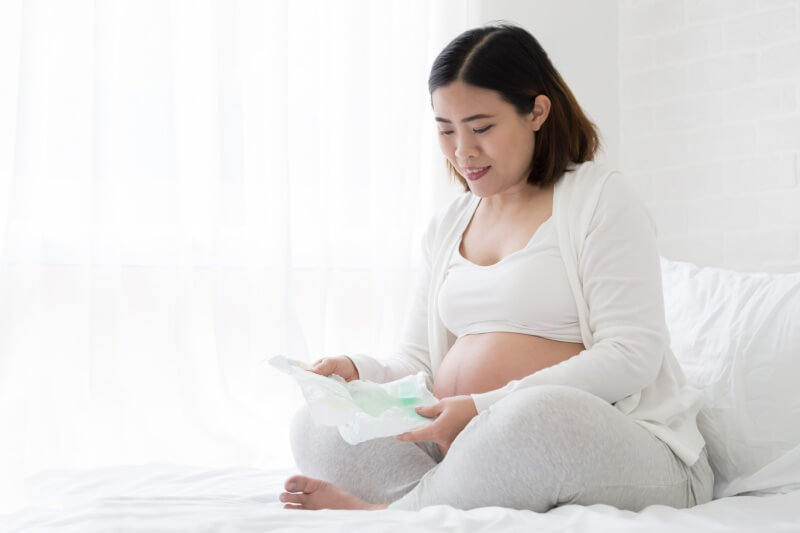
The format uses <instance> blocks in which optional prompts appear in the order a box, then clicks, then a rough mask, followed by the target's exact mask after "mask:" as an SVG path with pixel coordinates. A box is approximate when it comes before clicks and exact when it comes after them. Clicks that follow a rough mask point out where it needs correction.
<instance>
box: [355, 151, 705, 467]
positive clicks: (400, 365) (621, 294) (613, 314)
mask: <svg viewBox="0 0 800 533" xmlns="http://www.w3.org/2000/svg"><path fill="white" fill-rule="evenodd" d="M479 200H480V198H479V197H477V196H475V195H473V194H472V193H471V192H465V193H464V194H462V195H460V196H459V197H458V198H456V199H455V200H454V201H453V202H452V203H451V204H450V205H449V206H448V207H447V208H446V209H444V210H443V211H440V212H439V213H437V215H436V216H434V217H433V218H432V219H431V221H430V223H429V225H428V228H427V230H426V232H425V235H424V237H423V257H424V259H425V266H424V268H423V269H422V272H421V274H420V277H419V280H418V282H417V287H416V291H415V294H414V297H413V301H412V304H411V308H410V311H409V313H408V315H407V318H406V323H405V326H404V328H403V332H402V334H401V337H400V342H399V343H398V348H397V351H396V353H395V354H394V355H393V356H391V357H389V358H386V359H384V360H378V359H375V358H372V357H370V356H367V355H363V354H351V355H349V357H350V358H351V359H352V360H353V362H354V364H355V365H356V368H357V369H358V373H359V377H360V379H366V380H370V381H375V382H378V383H385V382H388V381H392V380H395V379H400V378H401V377H404V376H407V375H409V374H415V373H417V372H419V371H420V370H423V371H425V372H426V374H427V375H428V386H429V388H432V385H433V378H434V377H435V376H436V373H437V372H438V370H439V366H440V365H441V362H442V359H443V358H444V356H445V355H446V354H447V352H448V350H449V349H450V347H451V346H452V345H453V343H454V342H455V340H456V339H455V336H454V335H453V334H452V333H450V332H449V331H448V330H447V328H445V326H444V325H443V324H442V322H441V320H440V318H439V314H438V311H437V308H436V301H437V295H438V292H439V288H440V286H441V284H442V281H443V280H444V276H445V272H446V269H447V265H448V261H449V259H450V257H451V256H452V254H453V250H454V249H455V246H456V244H457V243H458V241H459V239H460V237H461V235H462V233H463V232H464V230H465V229H466V226H467V224H468V222H469V220H470V219H471V218H472V214H473V213H474V211H475V209H476V207H477V205H478V202H479ZM553 218H554V222H555V225H556V226H555V227H556V232H557V234H558V240H559V247H560V251H561V255H562V257H563V260H564V264H565V266H566V272H567V278H568V279H569V283H570V286H571V287H572V293H573V297H574V299H575V304H576V306H577V309H578V319H579V323H580V330H581V336H582V338H583V344H584V346H585V347H586V349H585V350H583V351H581V352H580V353H579V354H577V355H576V356H574V357H571V358H570V359H567V360H566V361H563V362H561V363H559V364H557V365H554V366H551V367H548V368H544V369H542V370H539V371H538V372H535V373H533V374H531V375H529V376H525V377H523V378H521V379H518V380H513V381H511V382H510V383H508V384H507V385H506V386H504V387H502V388H500V389H496V390H493V391H489V392H486V393H481V394H472V395H471V396H472V399H473V400H474V401H475V406H476V408H477V410H478V412H481V411H484V410H486V409H488V408H489V407H490V406H491V405H492V404H494V403H495V402H497V401H498V400H500V399H501V398H503V397H504V396H506V395H508V394H511V393H512V392H513V391H515V390H517V389H521V388H524V387H531V386H536V385H545V384H554V385H567V386H571V387H576V388H579V389H582V390H585V391H587V392H590V393H592V394H594V395H596V396H598V397H600V398H602V399H604V400H606V401H607V402H609V403H612V404H614V406H615V407H616V408H617V409H619V410H620V411H621V412H622V413H624V414H626V415H627V416H629V417H630V418H632V419H633V420H634V421H635V422H637V423H639V424H641V425H642V426H643V427H645V428H646V429H648V430H649V431H650V432H652V433H653V434H654V435H655V436H657V437H658V438H660V439H661V440H662V441H664V442H665V443H666V444H667V445H668V446H669V447H670V448H671V449H672V450H673V451H674V452H675V454H676V455H677V456H678V457H680V458H681V459H682V460H683V461H684V463H686V464H688V465H691V464H693V463H694V462H695V461H696V460H697V457H698V456H699V454H700V451H701V450H702V448H703V446H704V444H705V442H704V440H703V437H702V435H701V434H700V432H699V431H698V429H697V423H696V415H697V412H698V410H699V409H700V406H701V403H702V396H701V394H700V392H699V391H697V390H695V389H693V388H691V387H689V386H688V385H687V384H686V381H685V378H684V376H683V373H682V371H681V369H680V367H679V366H678V362H677V360H676V359H675V356H674V355H673V353H672V351H671V349H670V346H669V330H668V329H667V325H666V321H665V317H664V295H663V289H662V281H661V265H660V258H659V253H658V247H657V244H656V232H657V230H656V225H655V222H654V221H653V219H652V216H651V215H650V212H649V211H648V209H647V207H646V206H645V205H644V203H643V202H642V201H641V200H640V199H639V197H638V196H637V194H636V192H635V190H634V188H633V185H632V184H631V183H630V182H629V180H628V179H627V178H626V177H625V176H624V175H623V174H621V173H620V172H617V171H613V170H610V169H608V168H605V167H603V166H602V165H599V164H597V163H594V162H588V163H583V164H581V165H578V166H576V167H573V169H572V170H568V171H567V172H566V173H565V174H564V175H563V176H562V177H561V178H560V179H559V181H558V182H556V185H555V189H554V197H553ZM532 297H535V295H532Z"/></svg>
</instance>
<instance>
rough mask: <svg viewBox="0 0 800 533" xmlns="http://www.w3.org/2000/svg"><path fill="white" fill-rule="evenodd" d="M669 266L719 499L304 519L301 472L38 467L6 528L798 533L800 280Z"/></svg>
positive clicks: (673, 312)
mask: <svg viewBox="0 0 800 533" xmlns="http://www.w3.org/2000/svg"><path fill="white" fill-rule="evenodd" d="M661 261H662V263H661V264H662V273H663V280H664V295H665V300H664V303H665V310H666V317H667V324H668V326H669V328H670V335H671V345H672V348H673V351H674V352H675V355H676V356H677V357H678V359H679V361H680V362H681V365H682V367H683V368H684V371H685V373H686V376H687V379H688V380H689V381H690V382H691V383H693V384H694V385H695V386H697V387H700V388H701V389H702V390H703V391H704V393H705V396H706V400H707V402H706V404H707V406H706V408H704V410H703V411H702V412H701V416H700V417H699V418H698V421H699V423H700V425H701V431H703V433H704V435H705V436H706V441H707V444H708V447H709V458H710V459H711V463H712V467H713V468H714V470H715V474H716V476H717V479H716V485H715V500H714V501H712V502H710V503H708V504H705V505H699V506H696V507H694V508H692V509H683V510H678V509H673V508H669V507H665V506H658V505H656V506H651V507H648V508H647V509H645V510H643V511H641V512H638V513H633V512H629V511H620V510H618V509H615V508H613V507H610V506H606V505H593V506H589V507H581V506H576V505H569V506H564V507H560V508H556V509H553V510H552V511H550V512H548V513H544V514H537V513H533V512H530V511H518V510H512V509H505V508H500V507H486V508H481V509H473V510H469V511H463V510H458V509H454V508H451V507H447V506H433V507H428V508H425V509H423V510H421V511H419V512H408V511H390V510H384V511H333V510H325V511H298V510H288V509H283V507H282V504H281V503H280V502H278V494H279V493H280V492H281V491H282V483H283V481H284V480H285V479H286V477H288V476H289V475H290V474H292V473H294V472H295V470H294V469H293V468H285V469H282V470H261V469H255V468H244V467H237V468H213V469H212V468H199V467H191V466H184V465H173V464H163V463H155V464H147V465H139V466H120V467H115V468H104V469H96V470H47V471H44V472H40V473H38V474H37V475H35V476H33V477H31V478H29V479H28V481H27V484H26V498H27V506H26V507H25V508H24V509H22V510H20V511H17V512H15V513H13V514H9V515H4V516H0V532H2V533H12V532H14V533H16V532H24V533H35V532H39V531H42V532H51V533H67V532H98V533H99V532H102V533H111V532H137V533H138V532H141V533H145V532H156V531H158V532H178V531H181V532H212V531H214V532H217V531H218V532H225V533H236V532H256V531H258V532H263V531H301V530H302V531H326V532H337V531H342V532H347V533H354V532H358V531H381V532H391V531H398V532H400V531H409V530H412V531H466V532H472V531H553V532H566V531H648V532H660V531H737V532H745V531H753V532H767V531H769V532H772V531H774V532H783V531H786V532H788V531H792V532H800V394H797V389H798V387H797V382H798V379H799V378H800V273H797V274H767V273H739V272H734V271H729V270H723V269H711V268H699V267H697V266H695V265H692V264H691V263H684V262H679V261H671V260H667V259H664V258H662V259H661Z"/></svg>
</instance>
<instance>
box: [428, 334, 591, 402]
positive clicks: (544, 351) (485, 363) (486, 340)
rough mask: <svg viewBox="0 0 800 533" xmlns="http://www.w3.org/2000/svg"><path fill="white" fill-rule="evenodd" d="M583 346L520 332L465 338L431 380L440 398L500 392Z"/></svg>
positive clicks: (435, 393)
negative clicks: (501, 388) (516, 380)
mask: <svg viewBox="0 0 800 533" xmlns="http://www.w3.org/2000/svg"><path fill="white" fill-rule="evenodd" d="M584 349H585V347H584V345H583V343H573V342H560V341H554V340H550V339H544V338H542V337H537V336H535V335H525V334H522V333H507V332H491V333H479V334H474V335H464V336H463V337H461V338H459V339H458V340H456V342H455V344H453V346H452V348H450V351H448V352H447V355H445V358H444V360H443V361H442V364H441V366H440V367H439V371H438V373H437V374H436V378H435V379H434V381H433V395H434V396H436V397H437V398H439V399H442V398H446V397H448V396H458V395H462V394H476V393H481V392H488V391H490V390H494V389H499V388H500V387H503V386H505V385H506V384H507V383H508V382H509V381H512V380H515V379H521V378H523V377H525V376H527V375H530V374H533V373H534V372H536V371H538V370H541V369H542V368H546V367H548V366H553V365H555V364H557V363H560V362H561V361H564V360H566V359H569V358H570V357H572V356H573V355H577V354H578V353H580V352H581V351H582V350H584Z"/></svg>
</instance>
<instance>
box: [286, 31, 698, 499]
mask: <svg viewBox="0 0 800 533" xmlns="http://www.w3.org/2000/svg"><path fill="white" fill-rule="evenodd" d="M428 84H429V90H430V94H431V105H432V108H433V112H434V115H435V122H436V125H437V128H438V130H439V140H440V145H441V149H442V152H443V153H444V155H445V157H446V159H447V164H448V167H449V169H450V171H451V173H452V174H453V176H454V177H455V178H456V179H457V180H458V181H459V182H460V183H461V184H462V185H463V186H464V193H463V194H461V195H459V196H458V198H456V199H455V200H454V201H453V202H452V203H451V204H450V205H449V206H447V208H446V209H444V210H442V211H440V212H439V213H438V214H437V215H436V216H435V217H433V219H432V220H431V222H430V224H429V225H428V228H427V230H426V232H425V234H424V237H423V251H424V254H423V256H424V258H425V266H424V269H423V271H422V275H421V277H420V279H419V280H418V282H417V283H418V284H417V287H416V294H415V296H414V299H413V302H412V306H411V309H410V311H409V315H408V318H407V321H406V324H405V327H404V329H403V333H402V336H401V339H400V342H399V345H398V349H397V351H396V353H395V354H394V355H393V356H391V357H388V358H385V359H374V358H372V357H369V356H366V355H358V354H352V355H349V356H341V357H330V358H324V359H322V360H320V361H317V362H316V363H315V366H314V369H313V371H314V372H317V373H319V374H322V375H330V374H333V373H335V374H338V375H340V376H342V377H343V378H344V379H346V380H352V379H364V380H371V381H375V382H381V383H383V382H387V381H392V380H395V379H399V378H401V377H404V376H407V375H409V374H414V373H416V372H418V371H420V370H423V371H425V372H426V374H427V376H428V377H429V386H430V387H431V390H432V391H433V394H434V395H435V396H436V397H437V398H438V399H439V402H438V404H436V405H433V406H430V407H427V408H422V409H419V410H418V411H419V413H420V414H421V415H423V416H426V417H429V418H431V419H432V421H431V423H430V424H429V425H428V426H426V427H425V428H423V429H420V430H417V431H412V432H408V433H405V434H403V435H398V436H396V437H387V438H379V439H373V440H369V441H366V442H363V443H360V444H358V445H355V446H351V445H349V444H347V443H346V442H344V441H343V440H342V438H341V437H340V435H339V432H338V431H337V430H336V428H332V427H321V426H316V425H315V424H314V423H313V421H312V419H311V416H310V414H309V412H308V410H307V408H305V407H304V408H302V409H301V410H300V411H299V412H298V413H297V414H296V415H295V418H294V420H293V423H292V431H291V442H292V448H293V452H294V455H295V459H296V462H297V465H298V467H299V468H300V471H301V472H302V473H303V475H295V476H292V477H290V478H289V479H287V480H286V483H285V489H286V492H284V493H282V494H281V496H280V500H281V501H282V502H285V504H286V505H285V506H284V507H286V508H293V509H324V508H336V509H384V508H389V509H406V510H416V509H420V508H422V507H425V506H428V505H439V504H446V505H451V506H453V507H457V508H461V509H470V508H475V507H483V506H503V507H511V508H516V509H530V510H533V511H538V512H544V511H547V510H548V509H551V508H553V507H556V506H559V505H564V504H583V505H590V504H594V503H604V504H609V505H613V506H615V507H617V508H620V509H629V510H640V509H642V508H644V507H646V506H648V505H651V504H663V505H669V506H673V507H690V506H693V505H696V504H699V503H704V502H707V501H709V500H710V499H711V494H712V488H713V482H714V479H713V473H712V471H711V469H710V467H709V463H708V458H707V453H706V450H705V442H704V440H703V437H702V436H701V434H700V433H699V431H698V429H697V424H696V414H697V411H698V410H699V408H700V395H699V393H698V392H697V391H695V390H694V389H691V388H690V387H688V386H687V385H686V383H685V380H684V377H683V374H682V373H681V369H680V367H679V366H678V363H677V361H676V359H675V357H674V355H673V354H672V352H671V351H670V347H669V332H668V329H667V326H666V322H665V318H664V303H663V294H662V285H661V269H660V259H659V254H658V249H657V246H656V229H655V225H654V223H653V221H652V219H651V216H650V213H649V211H648V210H647V208H646V206H645V205H644V204H643V203H642V202H641V201H640V199H639V198H638V196H637V195H636V193H635V192H634V189H633V186H632V185H631V184H630V182H629V181H628V180H627V178H625V177H624V176H623V175H622V174H620V173H619V172H617V171H614V170H611V169H608V168H605V167H603V166H602V165H600V164H597V163H595V162H594V161H593V158H594V156H595V152H596V151H597V149H598V136H597V132H596V130H595V127H594V125H593V124H592V123H591V122H590V121H589V119H587V117H586V115H585V114H584V113H583V111H582V110H581V108H580V107H579V106H578V103H577V102H576V100H575V97H574V96H573V95H572V92H571V91H570V89H569V88H568V87H567V85H566V84H565V83H564V80H563V79H562V78H561V76H560V75H559V73H558V72H557V71H556V69H555V68H554V67H553V65H552V63H551V62H550V59H549V58H548V56H547V54H546V52H545V51H544V50H543V49H542V48H541V46H540V45H539V43H538V42H537V41H536V39H535V38H534V37H533V36H532V35H530V34H529V33H528V32H526V31H525V30H524V29H522V28H519V27H516V26H513V25H507V24H497V25H488V26H484V27H480V28H476V29H473V30H469V31H467V32H464V33H463V34H461V35H459V36H458V37H456V38H455V39H454V40H453V41H452V42H451V43H450V44H448V45H447V47H446V48H445V49H444V50H443V51H442V52H441V53H440V54H439V56H438V57H437V58H436V60H435V61H434V64H433V67H432V70H431V74H430V78H429V82H428Z"/></svg>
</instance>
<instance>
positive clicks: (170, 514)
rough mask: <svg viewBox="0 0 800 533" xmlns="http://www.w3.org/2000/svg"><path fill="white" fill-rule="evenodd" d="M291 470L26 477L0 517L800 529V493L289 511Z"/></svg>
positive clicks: (407, 527)
mask: <svg viewBox="0 0 800 533" xmlns="http://www.w3.org/2000/svg"><path fill="white" fill-rule="evenodd" d="M293 473H296V470H295V469H294V468H282V469H259V468H250V467H228V468H200V467H193V466H185V465H175V464H165V463H151V464H146V465H136V466H119V467H110V468H101V469H93V470H67V469H59V470H47V471H43V472H40V473H39V474H37V475H35V476H33V477H31V478H29V479H28V480H27V483H26V497H27V505H26V506H25V507H24V508H22V509H20V510H18V511H16V512H14V513H11V514H6V515H0V531H2V532H3V533H22V532H24V533H37V532H48V533H67V532H91V533H100V532H102V533H111V532H114V533H117V532H125V533H133V532H136V533H150V532H159V533H165V532H193V533H211V532H220V533H240V532H241V533H244V532H248V533H249V532H256V531H257V532H265V531H325V532H333V533H337V532H347V533H355V532H362V531H363V532H367V531H369V532H374V531H380V532H408V531H463V532H484V531H485V532H489V531H492V532H495V531H551V532H567V531H570V532H572V531H615V532H616V531H623V532H624V531H647V532H677V531H681V532H683V531H704V532H706V531H737V532H744V531H753V532H759V533H761V532H765V531H770V532H772V531H774V532H784V531H785V532H789V531H792V532H796V531H800V491H795V492H790V493H787V494H778V495H770V496H737V497H731V498H724V499H720V500H716V501H713V502H710V503H708V504H705V505H699V506H697V507H694V508H692V509H683V510H678V509H673V508H670V507H665V506H659V505H654V506H651V507H648V508H647V509H644V510H643V511H641V512H638V513H634V512H630V511H620V510H618V509H615V508H613V507H611V506H607V505H592V506H587V507H584V506H577V505H567V506H563V507H559V508H556V509H553V510H551V511H550V512H548V513H534V512H532V511H520V510H514V509H506V508H501V507H484V508H480V509H471V510H468V511H463V510H459V509H454V508H452V507H449V506H445V505H439V506H432V507H427V508H425V509H422V510H421V511H418V512H411V511H396V510H383V511H339V510H323V511H300V510H289V509H283V507H282V505H283V504H281V503H280V502H279V501H278V494H279V493H280V492H281V487H282V484H283V481H284V479H286V477H288V476H289V475H291V474H293Z"/></svg>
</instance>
